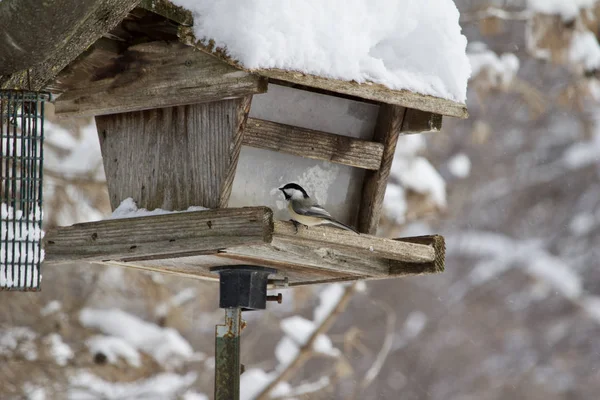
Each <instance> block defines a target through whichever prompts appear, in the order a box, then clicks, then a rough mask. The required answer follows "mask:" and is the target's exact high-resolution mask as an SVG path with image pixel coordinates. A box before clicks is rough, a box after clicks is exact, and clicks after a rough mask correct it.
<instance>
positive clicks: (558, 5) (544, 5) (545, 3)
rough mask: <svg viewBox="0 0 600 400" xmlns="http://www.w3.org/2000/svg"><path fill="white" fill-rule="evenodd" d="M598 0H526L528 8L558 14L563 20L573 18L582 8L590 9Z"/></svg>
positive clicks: (543, 12) (542, 12)
mask: <svg viewBox="0 0 600 400" xmlns="http://www.w3.org/2000/svg"><path fill="white" fill-rule="evenodd" d="M597 1H598V0H528V1H527V6H528V8H529V9H531V10H533V11H536V12H539V13H541V14H558V15H560V16H561V17H562V18H563V20H565V21H569V20H572V19H575V18H576V17H577V16H578V15H579V12H580V11H581V10H582V9H584V8H585V9H590V8H591V7H592V6H593V5H594V4H596V2H597Z"/></svg>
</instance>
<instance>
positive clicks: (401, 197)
mask: <svg viewBox="0 0 600 400" xmlns="http://www.w3.org/2000/svg"><path fill="white" fill-rule="evenodd" d="M383 210H384V212H385V214H386V215H387V216H388V217H389V218H391V219H392V220H394V221H395V222H396V223H397V224H403V223H404V222H405V221H406V212H407V211H408V204H406V191H405V190H404V188H403V187H402V186H400V185H396V184H394V183H388V185H387V187H386V188H385V196H384V197H383Z"/></svg>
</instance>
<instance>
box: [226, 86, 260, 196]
mask: <svg viewBox="0 0 600 400" xmlns="http://www.w3.org/2000/svg"><path fill="white" fill-rule="evenodd" d="M251 104H252V96H245V97H242V98H240V99H239V102H238V104H237V107H236V113H235V118H234V120H233V122H234V124H236V127H235V131H234V133H233V137H232V138H231V144H230V145H229V155H228V157H227V159H226V160H225V162H227V163H228V164H229V167H228V168H227V171H226V172H225V177H224V178H223V181H222V182H221V193H220V195H219V208H226V207H227V205H228V203H229V197H231V189H232V187H233V180H234V178H235V172H236V171H237V164H238V160H239V158H240V151H241V150H242V142H243V139H244V136H245V134H244V132H245V130H246V121H247V120H248V114H249V113H250V105H251Z"/></svg>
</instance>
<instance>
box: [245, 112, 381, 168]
mask: <svg viewBox="0 0 600 400" xmlns="http://www.w3.org/2000/svg"><path fill="white" fill-rule="evenodd" d="M244 145H246V146H250V147H256V148H259V149H267V150H273V151H279V152H283V153H288V154H293V155H296V156H302V157H306V158H312V159H316V160H324V161H329V162H333V163H337V164H344V165H349V166H351V167H357V168H364V169H370V170H378V169H379V166H380V164H381V157H382V154H383V144H381V143H377V142H369V141H366V140H360V139H355V138H352V137H348V136H342V135H336V134H333V133H327V132H321V131H315V130H312V129H306V128H300V127H296V126H292V125H286V124H280V123H277V122H271V121H265V120H261V119H257V118H249V119H248V123H247V124H246V131H245V133H244Z"/></svg>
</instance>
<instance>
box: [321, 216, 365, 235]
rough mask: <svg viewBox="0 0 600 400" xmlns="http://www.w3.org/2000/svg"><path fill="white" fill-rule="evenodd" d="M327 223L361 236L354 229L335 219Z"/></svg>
mask: <svg viewBox="0 0 600 400" xmlns="http://www.w3.org/2000/svg"><path fill="white" fill-rule="evenodd" d="M327 222H328V223H329V224H331V225H333V226H337V227H338V228H342V229H346V230H348V231H352V232H354V233H356V234H357V235H360V233H359V232H358V231H357V230H356V229H354V228H353V227H351V226H348V225H346V224H343V223H341V222H340V221H336V220H335V219H328V220H327Z"/></svg>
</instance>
